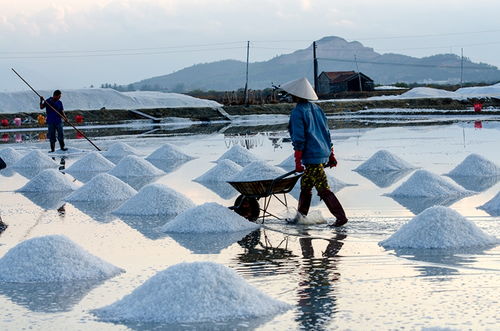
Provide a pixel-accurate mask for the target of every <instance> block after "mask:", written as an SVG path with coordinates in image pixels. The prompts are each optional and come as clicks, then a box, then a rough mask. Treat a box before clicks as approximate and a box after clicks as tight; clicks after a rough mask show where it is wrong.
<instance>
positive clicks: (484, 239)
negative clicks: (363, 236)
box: [379, 206, 499, 248]
mask: <svg viewBox="0 0 500 331" xmlns="http://www.w3.org/2000/svg"><path fill="white" fill-rule="evenodd" d="M497 243H499V240H498V239H497V238H495V237H493V236H490V235H488V234H486V233H484V232H483V231H482V230H481V229H480V228H478V227H477V226H476V225H475V224H474V223H473V222H471V221H469V220H467V219H466V218H465V217H463V216H462V215H460V214H459V213H457V212H456V211H454V210H453V209H450V208H447V207H442V206H435V207H431V208H428V209H426V210H424V211H423V212H422V213H420V214H418V215H417V216H415V217H414V218H413V219H411V220H410V221H409V222H408V223H406V224H404V225H403V226H402V227H401V228H400V229H399V230H398V231H397V232H396V233H394V234H393V235H392V236H390V237H389V238H388V239H386V240H383V241H381V242H380V243H379V245H381V246H383V247H386V248H463V247H478V246H488V245H494V244H497Z"/></svg>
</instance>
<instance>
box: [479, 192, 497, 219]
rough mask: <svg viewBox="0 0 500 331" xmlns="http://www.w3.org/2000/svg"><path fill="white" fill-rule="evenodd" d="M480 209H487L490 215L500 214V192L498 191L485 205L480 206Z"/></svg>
mask: <svg viewBox="0 0 500 331" xmlns="http://www.w3.org/2000/svg"><path fill="white" fill-rule="evenodd" d="M478 208H479V209H482V210H484V211H486V212H487V213H488V214H490V215H494V216H500V192H498V193H497V195H495V196H494V197H493V198H492V199H491V200H489V201H488V202H486V203H485V204H484V205H482V206H479V207H478Z"/></svg>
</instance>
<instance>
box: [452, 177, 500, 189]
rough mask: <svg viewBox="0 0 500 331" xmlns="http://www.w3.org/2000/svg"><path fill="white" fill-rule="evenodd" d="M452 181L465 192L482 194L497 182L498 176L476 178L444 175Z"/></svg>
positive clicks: (499, 178)
mask: <svg viewBox="0 0 500 331" xmlns="http://www.w3.org/2000/svg"><path fill="white" fill-rule="evenodd" d="M446 176H448V177H450V178H451V179H453V180H454V181H455V182H456V183H457V184H458V185H460V186H462V187H463V188H465V189H466V190H470V191H475V192H484V191H486V190H487V189H489V188H491V187H492V186H493V185H495V184H496V183H497V182H498V181H499V180H500V177H499V176H490V177H478V176H451V175H446Z"/></svg>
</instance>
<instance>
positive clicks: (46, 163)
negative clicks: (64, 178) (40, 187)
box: [13, 149, 58, 169]
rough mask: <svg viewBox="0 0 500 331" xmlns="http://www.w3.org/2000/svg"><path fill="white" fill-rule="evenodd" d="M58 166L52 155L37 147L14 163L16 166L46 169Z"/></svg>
mask: <svg viewBox="0 0 500 331" xmlns="http://www.w3.org/2000/svg"><path fill="white" fill-rule="evenodd" d="M57 166H58V164H57V163H55V162H54V161H53V160H52V159H51V158H50V157H48V156H47V155H46V154H44V153H42V151H40V150H38V149H35V150H34V151H31V152H29V153H28V154H27V155H25V156H24V157H22V158H20V159H19V160H18V161H17V162H16V163H14V165H13V167H14V168H33V169H46V168H56V167H57Z"/></svg>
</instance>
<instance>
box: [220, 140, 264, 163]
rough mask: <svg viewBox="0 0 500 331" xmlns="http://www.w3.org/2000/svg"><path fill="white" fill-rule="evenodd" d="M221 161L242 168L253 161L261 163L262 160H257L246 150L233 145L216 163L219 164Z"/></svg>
mask: <svg viewBox="0 0 500 331" xmlns="http://www.w3.org/2000/svg"><path fill="white" fill-rule="evenodd" d="M222 160H231V161H233V162H234V163H236V164H239V165H240V166H242V167H244V166H246V165H248V164H250V163H252V162H255V161H262V159H260V158H258V157H257V156H255V155H254V154H253V153H252V152H250V151H249V150H248V149H246V148H244V147H242V146H240V145H234V146H233V147H231V148H230V149H229V150H227V151H226V152H225V153H224V154H222V156H221V157H219V158H218V159H217V161H216V162H220V161H222Z"/></svg>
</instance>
